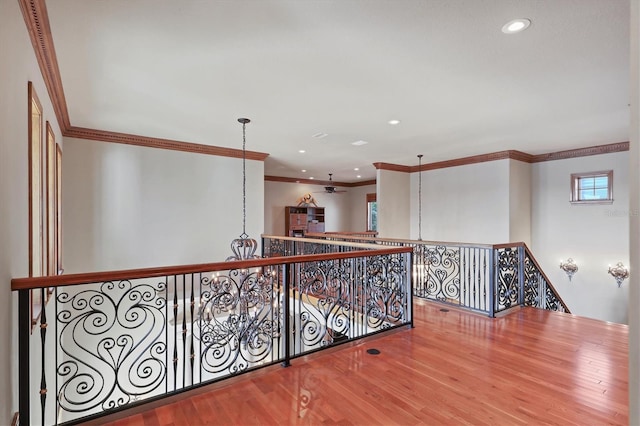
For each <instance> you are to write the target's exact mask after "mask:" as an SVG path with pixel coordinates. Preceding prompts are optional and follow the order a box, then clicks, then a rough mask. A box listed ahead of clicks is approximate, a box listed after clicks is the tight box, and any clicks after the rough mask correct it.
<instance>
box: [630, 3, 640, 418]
mask: <svg viewBox="0 0 640 426" xmlns="http://www.w3.org/2000/svg"><path fill="white" fill-rule="evenodd" d="M629 20H630V21H631V24H630V27H631V53H630V57H631V61H630V62H631V84H630V88H631V90H630V96H629V102H630V105H631V108H630V112H631V114H630V121H631V123H630V129H629V143H630V151H629V194H630V201H629V211H630V212H632V214H631V215H630V217H629V228H630V231H631V232H630V233H629V240H630V241H629V251H630V257H631V260H630V263H631V265H630V271H631V275H630V277H629V303H628V306H629V308H630V309H629V363H628V366H629V424H630V425H635V424H640V308H639V306H640V1H637V0H636V1H632V2H631V13H630V14H629Z"/></svg>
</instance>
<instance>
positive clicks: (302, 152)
mask: <svg viewBox="0 0 640 426" xmlns="http://www.w3.org/2000/svg"><path fill="white" fill-rule="evenodd" d="M298 152H299V153H300V154H304V153H305V152H307V151H305V150H304V149H301V150H300V151H298Z"/></svg>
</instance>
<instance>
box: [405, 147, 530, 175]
mask: <svg viewBox="0 0 640 426" xmlns="http://www.w3.org/2000/svg"><path fill="white" fill-rule="evenodd" d="M532 158H533V156H532V155H531V154H527V153H526V152H522V151H516V150H507V151H498V152H491V153H489V154H479V155H472V156H470V157H462V158H455V159H453V160H445V161H437V162H435V163H426V164H423V165H422V166H410V167H409V173H413V172H419V171H427V170H436V169H445V168H448V167H457V166H466V165H469V164H476V163H486V162H487V161H497V160H506V159H513V160H518V161H523V162H525V163H531V160H532Z"/></svg>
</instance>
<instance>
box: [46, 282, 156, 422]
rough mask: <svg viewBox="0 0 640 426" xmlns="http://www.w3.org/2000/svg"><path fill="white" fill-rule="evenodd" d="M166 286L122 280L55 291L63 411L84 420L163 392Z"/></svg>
mask: <svg viewBox="0 0 640 426" xmlns="http://www.w3.org/2000/svg"><path fill="white" fill-rule="evenodd" d="M165 286H166V284H165V282H152V281H151V280H148V281H147V282H138V281H136V280H131V281H129V280H124V281H119V282H104V283H102V284H100V285H99V287H97V285H95V284H94V285H84V286H77V287H73V288H69V289H68V290H61V291H60V290H59V291H57V293H56V302H57V313H56V321H57V327H58V330H59V331H58V336H57V338H58V348H59V349H58V350H59V352H60V355H59V357H60V358H61V359H62V361H61V362H60V363H59V365H58V366H57V376H58V377H57V383H58V385H57V389H56V394H57V400H58V405H59V409H60V410H61V411H62V412H67V413H82V414H83V415H87V414H89V413H91V412H99V411H103V410H109V409H112V408H117V407H120V406H123V405H126V404H128V403H129V402H132V401H135V400H137V399H140V398H144V397H149V396H152V395H155V394H158V393H160V392H161V391H162V389H163V386H164V385H165V380H166V363H167V358H166V355H167V354H166V352H167V343H166V339H165V333H164V332H165V326H166V317H165V310H164V308H165V306H166V300H165V299H164V297H163V296H162V295H161V293H162V292H163V291H164V290H165ZM71 290H73V291H71ZM62 415H63V416H64V413H63V414H62Z"/></svg>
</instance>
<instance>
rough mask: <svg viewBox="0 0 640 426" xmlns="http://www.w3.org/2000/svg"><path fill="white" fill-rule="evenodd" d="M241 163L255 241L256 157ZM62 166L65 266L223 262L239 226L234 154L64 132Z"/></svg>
mask: <svg viewBox="0 0 640 426" xmlns="http://www.w3.org/2000/svg"><path fill="white" fill-rule="evenodd" d="M246 164H247V198H246V199H247V209H246V212H247V228H246V229H247V234H249V236H250V237H252V238H254V239H256V240H258V242H259V237H260V234H261V233H262V225H263V221H262V220H263V219H262V217H263V211H264V210H263V209H264V186H263V184H262V180H263V175H264V163H263V162H262V161H251V160H247V163H246ZM62 168H63V206H64V209H63V229H64V235H63V238H64V265H65V271H66V272H68V273H72V272H89V271H102V270H114V269H129V268H142V267H153V266H164V265H180V264H192V263H205V262H218V261H224V260H225V259H226V257H228V256H230V255H231V254H232V253H231V251H230V248H229V244H230V242H231V240H233V239H234V238H237V237H238V236H239V235H240V234H241V233H242V160H241V159H237V158H228V157H217V156H211V155H202V154H195V153H189V152H178V151H168V150H162V149H153V148H144V147H138V146H132V145H123V144H114V143H104V142H95V141H86V140H79V139H72V138H67V139H65V152H64V155H63V167H62ZM258 253H259V252H258Z"/></svg>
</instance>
